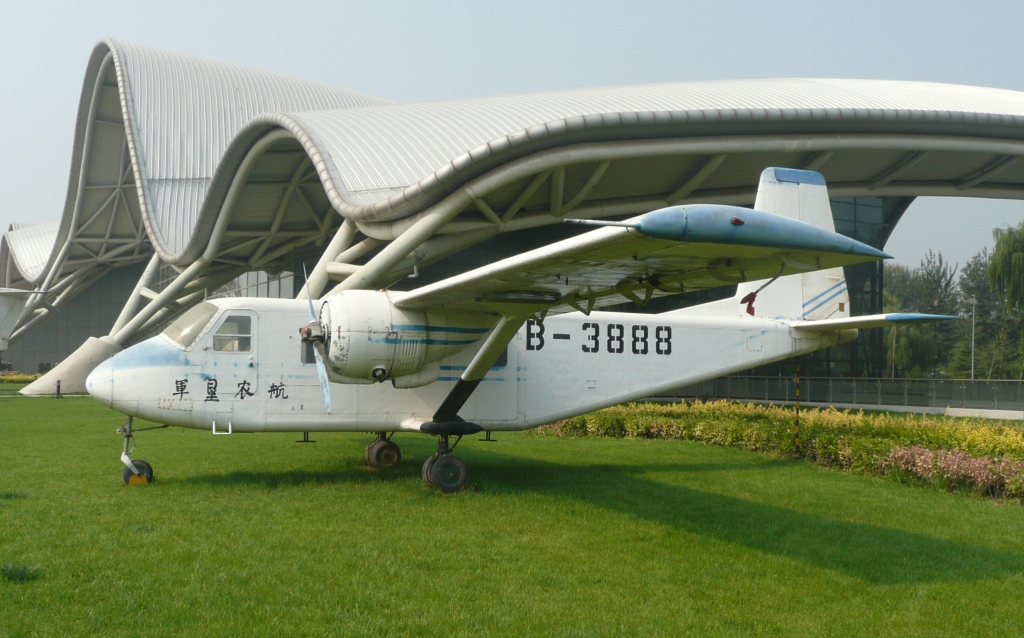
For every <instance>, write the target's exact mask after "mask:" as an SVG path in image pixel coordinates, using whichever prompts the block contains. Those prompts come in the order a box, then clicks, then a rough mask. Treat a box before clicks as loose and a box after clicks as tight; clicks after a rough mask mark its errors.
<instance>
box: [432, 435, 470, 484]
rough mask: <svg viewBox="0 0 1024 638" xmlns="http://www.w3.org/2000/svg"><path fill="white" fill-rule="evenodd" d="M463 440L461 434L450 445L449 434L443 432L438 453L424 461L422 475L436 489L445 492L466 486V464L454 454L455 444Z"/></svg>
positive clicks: (439, 440)
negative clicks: (449, 445)
mask: <svg viewBox="0 0 1024 638" xmlns="http://www.w3.org/2000/svg"><path fill="white" fill-rule="evenodd" d="M461 440H462V436H461V435H459V436H458V438H456V439H455V443H453V444H452V446H451V447H450V448H449V447H448V435H447V434H442V435H441V436H440V438H439V439H438V442H437V453H436V454H434V455H433V456H431V457H430V458H428V459H427V460H426V461H425V462H424V463H423V471H422V473H421V476H422V477H423V480H424V481H425V482H426V483H427V485H429V486H430V487H433V488H434V489H438V490H441V491H442V492H444V493H445V494H451V493H453V492H458V491H459V490H461V489H462V488H464V487H466V464H465V463H463V462H462V459H460V458H459V457H457V456H452V454H451V453H452V451H454V450H455V446H456V445H458V444H459V441H461Z"/></svg>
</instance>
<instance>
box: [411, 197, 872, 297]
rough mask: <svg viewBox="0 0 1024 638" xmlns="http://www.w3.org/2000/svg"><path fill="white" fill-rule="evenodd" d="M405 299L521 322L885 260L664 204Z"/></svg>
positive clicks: (781, 227)
mask: <svg viewBox="0 0 1024 638" xmlns="http://www.w3.org/2000/svg"><path fill="white" fill-rule="evenodd" d="M567 221H575V222H577V223H589V224H593V225H600V226H607V227H605V228H601V229H599V230H595V231H592V232H589V233H584V234H582V235H580V236H578V237H574V238H571V239H566V240H563V241H560V242H556V243H554V244H551V245H549V246H545V247H543V248H539V249H536V250H532V251H529V252H526V253H523V254H521V255H517V256H515V257H511V258H509V259H503V260H501V261H498V262H496V263H493V264H490V265H488V266H484V267H481V268H477V269H475V270H472V271H470V272H467V273H464V274H462V275H458V276H455V277H451V278H449V279H446V280H444V281H440V282H437V283H435V284H430V285H427V286H424V287H422V288H419V289H417V290H414V291H412V292H409V293H405V294H403V295H402V296H400V297H398V298H396V299H395V305H396V306H398V307H400V308H405V309H409V310H421V311H422V310H432V311H442V312H474V313H489V314H500V315H503V316H521V315H523V314H524V313H525V314H529V313H533V312H538V311H542V310H546V309H550V308H564V309H566V310H568V309H569V308H575V309H577V310H581V311H584V312H588V313H589V312H590V310H591V309H593V308H594V307H600V306H605V305H609V304H614V303H621V302H624V301H628V300H632V301H638V302H640V303H646V302H647V301H648V300H650V299H651V298H652V297H656V296H663V295H668V294H678V293H680V292H683V291H685V290H696V289H702V288H714V287H718V286H726V285H731V284H735V283H739V282H742V281H753V280H758V279H770V278H773V277H778V276H781V275H789V274H794V273H800V272H806V271H809V270H818V269H825V268H834V267H838V266H848V265H852V264H858V263H863V262H867V261H875V260H878V259H888V258H889V255H887V254H885V253H884V252H882V251H880V250H876V249H874V248H872V247H870V246H868V245H866V244H863V243H861V242H858V241H856V240H853V239H850V238H849V237H845V236H843V235H839V234H837V233H835V232H832V231H830V230H825V229H823V228H819V227H817V226H814V225H812V224H808V223H806V222H802V221H799V220H796V219H790V218H787V217H782V216H779V215H774V214H771V213H765V212H761V211H756V210H751V209H748V208H739V207H735V206H718V205H692V206H675V207H671V208H664V209H661V210H657V211H654V212H651V213H647V214H646V215H642V216H640V217H637V218H634V219H632V220H629V221H626V222H588V221H583V220H567Z"/></svg>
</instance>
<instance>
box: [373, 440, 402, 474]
mask: <svg viewBox="0 0 1024 638" xmlns="http://www.w3.org/2000/svg"><path fill="white" fill-rule="evenodd" d="M401 462H402V450H400V449H399V448H398V444H397V443H394V442H392V441H384V440H381V439H378V440H376V441H374V442H373V443H371V444H370V445H369V446H368V447H367V448H366V464H367V465H369V466H370V467H376V468H392V469H393V468H396V467H398V464H399V463H401Z"/></svg>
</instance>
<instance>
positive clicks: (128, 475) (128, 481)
mask: <svg viewBox="0 0 1024 638" xmlns="http://www.w3.org/2000/svg"><path fill="white" fill-rule="evenodd" d="M132 463H134V464H135V469H137V470H138V471H139V474H138V475H137V476H136V475H135V474H132V471H131V470H130V469H128V466H127V465H125V466H124V472H123V473H122V474H121V478H123V479H124V484H125V485H133V484H139V483H142V484H143V485H148V484H149V483H152V482H153V466H151V465H150V464H149V463H146V462H145V461H143V460H140V459H132ZM133 479H134V480H133Z"/></svg>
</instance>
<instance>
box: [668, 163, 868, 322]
mask: <svg viewBox="0 0 1024 638" xmlns="http://www.w3.org/2000/svg"><path fill="white" fill-rule="evenodd" d="M754 209H755V210H760V211H764V212H766V213H773V214H775V215H781V216H783V217H789V218H792V219H798V220H800V221H802V222H807V223H808V224H814V225H815V226H818V227H820V228H824V229H825V230H830V231H832V232H835V224H834V223H833V222H832V206H831V205H830V204H829V200H828V189H827V188H826V187H825V178H824V177H823V176H822V175H821V173H816V172H814V171H801V170H796V169H792V168H766V169H765V170H764V172H762V173H761V182H760V184H759V185H758V188H757V199H756V200H755V202H754ZM787 264H788V265H789V266H790V267H791V268H801V269H806V272H804V273H802V274H799V275H788V276H786V277H781V278H779V279H778V280H776V281H774V282H772V283H770V284H768V285H767V286H765V284H766V283H767V282H764V281H755V282H749V283H742V284H739V286H737V288H736V296H735V297H734V298H732V299H725V300H722V301H716V302H713V303H711V304H704V305H702V306H695V307H693V308H687V309H685V310H682V311H679V312H681V313H684V314H712V315H726V316H729V315H733V316H735V315H749V314H751V313H750V312H749V310H748V309H749V308H752V309H753V313H752V314H753V316H755V317H763V318H769V319H828V318H833V319H838V318H841V317H849V316H850V294H849V292H848V291H847V289H846V278H845V277H844V275H843V269H842V268H830V269H827V270H819V269H818V268H817V266H816V265H815V264H803V263H800V262H797V261H795V260H794V261H790V262H787ZM762 286H765V287H764V289H763V290H760V289H761V288H762ZM758 290H760V292H758ZM755 293H756V294H755ZM750 295H754V296H755V298H754V299H753V301H752V302H750Z"/></svg>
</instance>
